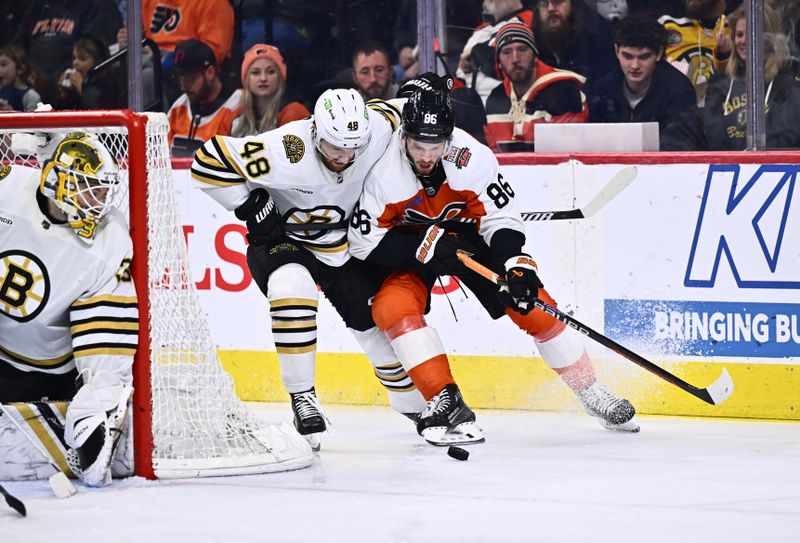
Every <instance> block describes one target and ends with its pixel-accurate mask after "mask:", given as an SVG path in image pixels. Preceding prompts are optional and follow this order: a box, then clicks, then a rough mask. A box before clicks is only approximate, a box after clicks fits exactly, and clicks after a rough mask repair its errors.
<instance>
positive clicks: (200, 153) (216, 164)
mask: <svg viewBox="0 0 800 543" xmlns="http://www.w3.org/2000/svg"><path fill="white" fill-rule="evenodd" d="M194 157H195V159H196V160H197V161H198V162H199V163H200V164H202V165H203V166H206V167H208V168H221V169H223V170H227V167H226V166H225V164H223V163H222V162H221V161H219V160H218V159H217V158H216V157H213V156H211V155H209V154H208V153H206V149H205V147H201V148H200V149H198V150H197V152H196V153H195V154H194Z"/></svg>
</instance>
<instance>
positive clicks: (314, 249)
mask: <svg viewBox="0 0 800 543" xmlns="http://www.w3.org/2000/svg"><path fill="white" fill-rule="evenodd" d="M303 247H305V248H306V249H308V250H309V251H311V252H314V253H343V252H344V251H346V250H347V248H348V245H347V242H346V241H345V242H344V243H341V244H339V245H337V246H335V247H315V246H314V245H309V244H308V243H304V244H303Z"/></svg>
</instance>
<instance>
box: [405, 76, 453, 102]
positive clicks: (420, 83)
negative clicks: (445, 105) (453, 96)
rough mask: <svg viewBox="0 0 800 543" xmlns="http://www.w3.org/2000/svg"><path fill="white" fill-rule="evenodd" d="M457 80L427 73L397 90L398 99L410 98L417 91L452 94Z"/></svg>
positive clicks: (410, 80)
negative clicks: (451, 91)
mask: <svg viewBox="0 0 800 543" xmlns="http://www.w3.org/2000/svg"><path fill="white" fill-rule="evenodd" d="M454 83H455V80H454V79H453V77H452V76H450V75H442V76H439V75H436V74H435V73H433V72H425V73H424V74H421V75H418V76H417V77H415V78H413V79H409V80H408V81H406V82H405V83H403V85H402V86H401V87H400V88H399V89H397V97H398V98H409V97H410V96H411V95H412V94H414V92H415V91H418V90H425V91H444V92H450V90H451V89H452V88H453V84H454Z"/></svg>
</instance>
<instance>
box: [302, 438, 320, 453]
mask: <svg viewBox="0 0 800 543" xmlns="http://www.w3.org/2000/svg"><path fill="white" fill-rule="evenodd" d="M319 436H320V434H319V433H316V434H306V435H304V436H303V437H304V438H305V439H306V441H308V444H309V445H311V450H312V451H314V452H319V450H320V449H321V448H322V442H321V441H320V439H319Z"/></svg>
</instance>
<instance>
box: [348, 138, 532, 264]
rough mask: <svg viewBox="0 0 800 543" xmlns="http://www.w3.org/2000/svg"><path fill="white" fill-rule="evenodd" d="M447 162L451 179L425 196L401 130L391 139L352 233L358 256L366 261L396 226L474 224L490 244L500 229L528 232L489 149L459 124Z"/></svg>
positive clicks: (367, 188) (371, 174)
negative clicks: (432, 193) (433, 192)
mask: <svg viewBox="0 0 800 543" xmlns="http://www.w3.org/2000/svg"><path fill="white" fill-rule="evenodd" d="M442 166H443V167H444V172H445V175H446V180H445V181H444V182H443V183H442V185H441V187H440V188H439V190H438V191H437V192H436V194H435V196H433V197H431V196H428V195H426V193H425V189H424V188H423V186H422V183H420V181H419V180H418V179H417V176H416V175H415V174H414V171H413V169H412V168H411V164H410V162H409V161H408V159H407V158H406V153H405V149H404V147H403V142H402V139H401V138H400V134H399V133H398V134H395V135H394V136H393V137H392V141H391V143H390V144H389V148H388V149H387V150H386V153H385V154H384V155H383V157H382V158H381V159H380V160H379V161H378V163H377V164H375V167H374V168H372V170H371V171H370V172H369V174H368V175H367V180H366V181H365V182H364V192H363V194H362V196H361V200H360V202H359V208H358V209H357V210H356V212H355V213H356V217H355V218H354V220H353V221H352V223H351V228H350V232H349V234H348V235H349V240H350V252H351V253H352V254H353V256H355V257H356V258H359V259H362V260H364V259H366V258H367V257H368V256H369V254H370V253H371V252H372V251H373V249H375V247H376V246H377V245H378V244H379V243H380V242H381V240H382V239H383V237H384V236H385V235H386V234H387V233H388V232H389V231H390V230H391V229H392V228H395V227H404V228H414V227H416V228H417V229H419V230H421V229H422V228H425V227H427V226H428V225H431V224H434V223H439V222H442V221H459V222H475V224H476V227H477V229H478V233H479V234H480V235H481V237H482V238H483V239H484V241H485V242H486V243H487V245H488V244H491V239H492V236H493V235H494V233H495V232H497V231H498V230H500V229H510V230H516V231H519V232H522V233H523V234H524V232H525V227H524V225H523V223H522V219H521V218H520V215H519V212H518V211H517V208H516V205H515V203H514V191H513V189H512V188H511V186H510V185H509V184H508V182H507V181H504V180H503V175H502V174H501V173H500V172H499V171H498V163H497V158H495V156H494V154H493V153H492V151H491V150H490V149H489V148H488V147H486V146H485V145H482V144H481V143H479V142H478V141H477V140H476V139H475V138H473V137H472V136H470V135H469V134H467V133H466V132H464V131H463V130H461V129H460V128H456V129H455V131H454V132H453V142H452V145H451V146H450V150H449V151H448V152H447V154H446V156H445V157H444V158H443V159H442Z"/></svg>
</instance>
